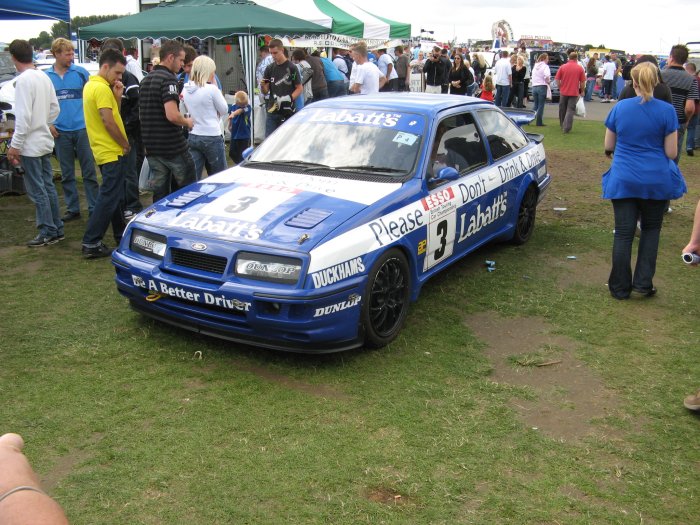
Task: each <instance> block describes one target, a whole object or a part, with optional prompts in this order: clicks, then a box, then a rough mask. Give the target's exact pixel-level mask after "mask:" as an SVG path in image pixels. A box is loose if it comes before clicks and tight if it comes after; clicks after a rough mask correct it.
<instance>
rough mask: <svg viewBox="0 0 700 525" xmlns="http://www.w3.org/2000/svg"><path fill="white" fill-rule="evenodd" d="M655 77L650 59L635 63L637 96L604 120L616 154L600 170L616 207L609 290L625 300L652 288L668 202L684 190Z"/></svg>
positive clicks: (669, 117) (669, 111)
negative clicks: (606, 167)
mask: <svg viewBox="0 0 700 525" xmlns="http://www.w3.org/2000/svg"><path fill="white" fill-rule="evenodd" d="M658 82H659V78H658V73H657V70H656V68H655V67H654V66H653V65H652V64H651V63H649V62H646V63H643V64H639V65H638V66H635V67H634V69H632V85H633V87H634V90H635V92H636V93H637V97H635V98H630V99H626V100H621V101H620V102H618V103H617V104H616V105H615V107H614V108H613V109H612V111H611V112H610V114H609V115H608V118H607V119H606V121H605V127H606V128H607V129H606V130H605V153H606V155H608V156H610V155H612V153H613V152H614V153H615V155H614V157H613V161H612V165H611V166H610V169H609V170H608V171H607V172H606V173H604V174H603V198H604V199H611V200H612V204H613V210H614V212H615V239H614V242H613V254H612V270H611V271H610V278H609V279H608V290H609V291H610V294H611V295H612V296H613V297H614V298H616V299H627V298H629V296H630V293H631V292H637V293H640V294H642V295H645V296H647V297H651V296H652V295H654V294H655V293H656V288H654V285H653V283H652V279H653V277H654V273H655V272H656V255H657V252H658V247H659V235H660V233H661V223H662V222H663V217H664V211H665V210H666V206H667V202H666V201H668V200H669V199H677V198H679V197H680V196H681V195H682V194H683V193H685V192H686V191H687V188H686V185H685V181H684V180H683V176H682V175H681V173H680V171H679V170H678V166H676V164H675V163H674V162H673V159H674V158H675V157H676V152H677V147H678V146H677V139H676V138H677V132H676V130H677V129H678V119H677V117H676V113H675V111H674V110H673V106H671V105H670V104H668V103H667V102H663V101H661V100H658V99H655V98H653V96H652V94H653V91H654V86H655V85H656V84H657V83H658ZM638 218H641V225H640V226H641V236H640V239H639V248H638V251H637V264H636V266H635V269H634V275H633V274H632V270H631V263H630V261H631V258H632V241H633V240H634V232H635V229H636V226H637V219H638Z"/></svg>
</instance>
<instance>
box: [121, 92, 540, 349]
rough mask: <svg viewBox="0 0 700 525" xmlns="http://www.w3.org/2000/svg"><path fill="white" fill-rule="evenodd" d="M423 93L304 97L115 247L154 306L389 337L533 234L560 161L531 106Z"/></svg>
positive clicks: (298, 343) (298, 341)
mask: <svg viewBox="0 0 700 525" xmlns="http://www.w3.org/2000/svg"><path fill="white" fill-rule="evenodd" d="M507 111H508V113H504V112H503V111H502V110H501V109H500V108H498V107H496V106H494V105H492V104H491V103H487V102H484V101H482V100H479V99H475V98H470V97H463V96H455V95H434V94H422V93H400V94H399V93H386V94H379V95H376V96H363V95H358V96H348V97H341V98H335V99H329V100H323V101H319V102H316V103H314V104H312V105H310V106H307V107H306V108H304V109H303V110H302V111H300V112H298V113H297V114H296V115H294V116H293V117H292V118H290V119H289V120H288V121H287V122H285V123H284V125H283V126H281V127H280V128H279V129H278V130H277V131H276V132H275V133H273V134H272V135H271V136H270V137H268V138H267V139H266V140H265V141H264V142H263V143H262V144H261V145H260V146H259V147H258V148H257V149H255V150H254V151H253V152H252V154H248V155H247V157H246V160H244V162H242V163H241V164H239V165H238V166H236V167H234V168H230V169H228V170H226V171H224V172H221V173H218V174H216V175H213V176H210V177H207V178H205V179H202V180H201V181H199V182H196V183H194V184H192V185H190V186H188V187H186V188H183V189H182V190H179V191H177V192H175V193H173V194H171V195H170V196H168V197H166V198H165V199H162V200H161V201H159V202H156V203H154V204H153V205H152V206H150V207H149V208H147V209H145V210H144V211H143V212H141V213H140V214H138V215H137V216H136V217H135V219H134V220H132V221H131V222H130V223H129V225H128V227H127V229H126V231H125V233H124V237H123V239H122V242H121V244H120V246H119V247H118V249H117V250H115V251H114V253H113V255H112V262H113V264H114V266H115V268H116V283H117V287H118V289H119V291H120V292H121V293H122V294H123V295H124V296H125V297H127V298H128V299H129V302H130V304H131V306H132V307H133V308H134V309H135V310H137V311H138V312H141V313H143V314H145V315H147V316H150V317H153V318H155V319H159V320H161V321H164V322H166V323H171V324H173V325H175V326H179V327H182V328H187V329H190V330H193V331H196V332H200V333H203V334H207V335H212V336H217V337H221V338H226V339H230V340H233V341H239V342H244V343H249V344H252V345H258V346H262V347H268V348H275V349H283V350H290V351H295V352H310V353H313V352H330V351H340V350H346V349H351V348H355V347H359V346H362V345H367V346H370V347H381V346H384V345H386V344H388V343H389V342H391V341H392V340H393V339H394V338H395V337H396V336H397V334H398V333H399V331H400V330H401V327H402V325H403V324H404V322H405V320H406V316H407V312H408V308H409V304H410V302H411V301H415V300H416V299H417V298H418V295H419V292H420V290H421V287H422V286H423V284H424V283H425V282H426V281H427V280H428V279H429V278H430V277H431V276H433V275H435V274H436V273H437V272H440V271H442V270H443V269H445V268H447V267H448V266H449V265H450V264H451V263H453V262H455V261H456V260H458V259H460V258H462V257H464V256H465V255H466V254H468V253H470V252H472V251H474V250H476V249H477V248H478V247H479V246H482V245H483V244H485V243H487V242H491V241H502V240H510V241H512V242H514V243H516V244H522V243H525V242H526V241H527V240H528V239H529V238H530V236H531V235H532V233H533V229H534V226H535V213H536V208H537V204H538V202H539V201H540V200H541V199H542V197H543V195H544V193H545V191H546V190H547V188H548V186H549V184H550V182H551V177H550V175H549V173H548V171H547V162H546V158H545V151H544V147H543V146H542V144H541V141H542V136H541V135H528V134H527V133H525V132H524V131H523V130H522V129H521V127H520V125H521V124H523V123H526V122H529V121H530V120H532V118H533V116H534V114H533V113H532V112H528V111H524V110H507Z"/></svg>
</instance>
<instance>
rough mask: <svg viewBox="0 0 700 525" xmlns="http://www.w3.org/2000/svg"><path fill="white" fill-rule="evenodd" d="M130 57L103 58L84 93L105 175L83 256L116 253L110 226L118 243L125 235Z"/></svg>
mask: <svg viewBox="0 0 700 525" xmlns="http://www.w3.org/2000/svg"><path fill="white" fill-rule="evenodd" d="M125 69H126V58H124V55H122V54H121V53H119V52H118V51H115V50H114V49H107V50H105V51H104V52H103V53H102V55H101V56H100V71H99V72H98V74H97V75H95V76H92V77H90V81H89V82H88V83H87V84H86V85H85V89H84V91H83V111H84V112H85V127H86V128H87V133H88V138H89V139H90V147H91V148H92V153H93V155H94V156H95V161H96V163H97V165H98V166H99V167H100V172H101V173H102V185H101V186H100V193H99V194H98V196H97V202H95V208H94V209H93V211H92V215H90V219H89V220H88V223H87V227H86V229H85V235H83V257H85V258H86V259H96V258H98V257H109V256H110V255H111V253H112V250H111V249H110V248H108V247H107V246H105V244H104V243H103V242H102V238H103V237H104V235H105V233H106V232H107V228H109V225H110V223H111V224H112V232H113V233H114V240H115V241H116V242H117V244H118V243H119V241H120V240H121V238H122V234H123V233H124V226H125V225H124V214H123V210H122V208H123V205H124V202H123V201H124V176H125V173H126V161H127V154H128V153H129V141H128V139H127V138H126V132H125V131H124V123H123V122H122V118H121V115H120V114H119V108H120V105H121V100H122V94H123V93H124V85H123V84H122V82H121V79H122V73H124V70H125Z"/></svg>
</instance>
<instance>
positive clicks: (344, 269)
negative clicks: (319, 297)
mask: <svg viewBox="0 0 700 525" xmlns="http://www.w3.org/2000/svg"><path fill="white" fill-rule="evenodd" d="M364 271H365V265H364V263H363V262H362V257H355V258H354V259H350V260H349V261H345V262H342V263H340V264H336V265H335V266H331V267H330V268H324V269H323V270H321V271H319V272H316V273H312V274H311V278H312V279H313V281H314V288H323V287H324V286H328V285H331V284H333V283H337V282H338V281H342V280H343V279H347V278H348V277H352V276H353V275H357V274H358V273H361V272H364Z"/></svg>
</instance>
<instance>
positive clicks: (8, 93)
mask: <svg viewBox="0 0 700 525" xmlns="http://www.w3.org/2000/svg"><path fill="white" fill-rule="evenodd" d="M36 65H37V69H40V70H42V71H44V70H46V69H49V68H50V67H51V66H52V65H53V62H43V61H40V62H37V63H36ZM76 65H77V66H81V67H84V68H85V69H86V70H87V72H88V73H89V74H90V75H96V74H97V73H98V71H99V70H100V66H99V64H98V63H97V62H84V63H77V64H76ZM12 67H13V71H14V65H13V66H12ZM16 80H17V78H16V77H13V78H12V79H11V80H8V81H7V82H3V83H2V84H0V102H2V103H4V104H5V105H4V107H8V106H9V109H6V110H4V114H5V118H7V119H8V120H14V119H15V110H14V105H15V82H16Z"/></svg>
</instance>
